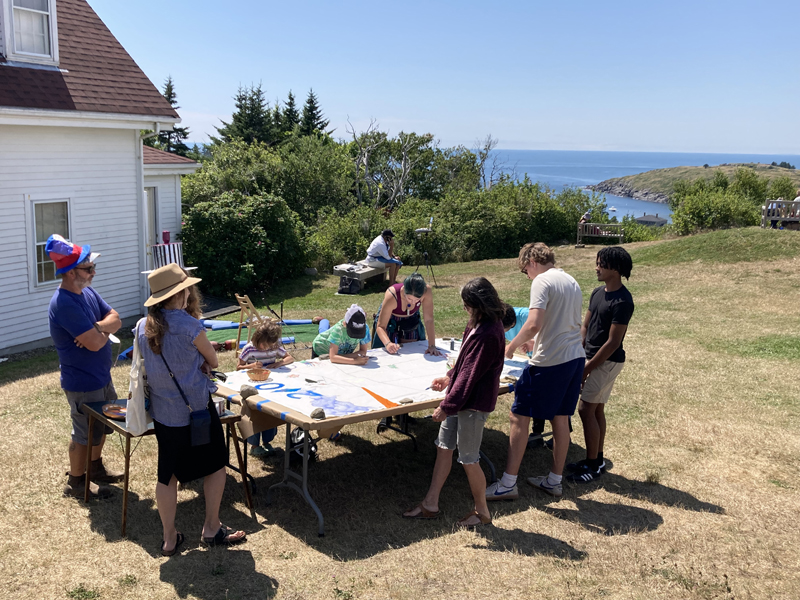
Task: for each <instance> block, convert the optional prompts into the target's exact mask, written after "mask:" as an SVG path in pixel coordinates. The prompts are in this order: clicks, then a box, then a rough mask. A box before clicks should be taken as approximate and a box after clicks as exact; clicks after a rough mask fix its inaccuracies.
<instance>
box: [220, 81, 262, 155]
mask: <svg viewBox="0 0 800 600" xmlns="http://www.w3.org/2000/svg"><path fill="white" fill-rule="evenodd" d="M234 100H235V102H236V111H235V112H234V113H233V115H232V116H231V121H230V123H228V122H225V121H222V127H217V128H216V130H217V132H218V133H219V136H220V137H219V138H215V137H212V138H211V140H212V141H213V142H214V143H215V144H220V143H222V142H230V141H231V140H234V139H239V140H244V141H245V142H247V143H248V144H252V143H253V142H256V141H258V142H264V143H266V144H272V143H273V142H274V141H275V137H274V129H273V120H272V112H271V111H270V109H269V104H268V103H267V101H266V100H265V99H264V90H262V89H261V84H260V83H259V84H258V85H257V86H254V85H251V86H250V87H239V91H237V92H236V96H234Z"/></svg>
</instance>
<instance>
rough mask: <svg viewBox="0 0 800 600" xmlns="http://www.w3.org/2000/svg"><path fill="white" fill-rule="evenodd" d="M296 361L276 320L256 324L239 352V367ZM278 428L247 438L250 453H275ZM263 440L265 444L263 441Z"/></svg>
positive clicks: (260, 455) (269, 366)
mask: <svg viewBox="0 0 800 600" xmlns="http://www.w3.org/2000/svg"><path fill="white" fill-rule="evenodd" d="M293 362H294V358H293V357H292V355H291V354H289V353H288V352H286V350H284V348H283V346H282V345H281V325H280V323H278V322H276V321H262V322H261V323H259V324H258V325H257V326H256V330H255V331H254V332H253V335H252V337H251V338H250V341H249V342H248V343H247V344H245V347H244V348H242V352H241V353H240V354H239V364H238V365H237V367H236V368H237V369H253V368H259V367H267V368H270V369H277V368H278V367H283V366H285V365H288V364H290V363H293ZM277 433H278V428H277V427H274V428H272V429H266V430H264V431H262V432H261V433H256V434H255V435H251V436H250V437H249V438H247V443H248V444H250V445H251V446H252V448H250V455H251V456H257V457H261V458H264V457H267V456H272V455H274V454H275V449H274V448H273V447H272V446H271V445H270V442H271V441H272V440H273V439H275V435H276V434H277ZM262 442H263V444H264V445H263V446H262V445H261V443H262Z"/></svg>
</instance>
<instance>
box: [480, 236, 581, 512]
mask: <svg viewBox="0 0 800 600" xmlns="http://www.w3.org/2000/svg"><path fill="white" fill-rule="evenodd" d="M555 262H556V261H555V255H554V254H553V251H552V250H551V249H550V248H549V247H547V246H546V245H545V244H542V243H535V244H534V243H531V244H526V245H525V246H523V247H522V250H520V252H519V267H520V270H521V271H522V272H523V273H524V274H525V275H527V276H528V278H529V279H532V280H533V281H532V283H531V300H530V309H529V311H528V319H527V321H525V325H523V327H522V329H521V330H520V332H519V333H518V334H517V335H516V337H515V338H514V339H513V340H511V342H510V343H509V344H508V345H507V346H506V357H507V358H509V359H510V358H512V357H513V355H514V350H516V349H517V348H518V347H519V346H521V345H522V344H523V343H525V342H527V341H529V340H531V339H533V353H532V355H531V358H530V361H529V364H528V366H527V367H525V370H524V371H523V372H522V376H521V377H520V378H519V380H517V383H516V387H515V389H514V404H513V405H512V406H511V434H510V436H509V443H508V459H507V463H506V470H505V472H504V473H503V476H502V477H501V478H500V480H499V481H496V482H495V483H493V484H492V485H490V486H489V487H488V488H487V489H486V499H487V500H515V499H516V498H518V497H519V491H518V490H517V475H518V473H519V467H520V464H521V463H522V457H523V455H524V454H525V445H526V443H527V440H528V427H529V425H530V421H531V418H534V419H545V420H548V421H550V424H551V425H552V427H553V464H552V467H551V469H550V473H549V474H548V475H544V476H542V477H529V478H528V483H530V484H531V485H532V486H534V487H537V488H539V489H540V490H542V491H544V492H547V493H548V494H550V495H552V496H556V497H560V496H561V494H562V487H561V478H562V473H563V472H564V462H565V461H566V458H567V450H568V449H569V417H570V416H572V414H573V413H574V412H575V407H576V406H577V404H578V396H579V395H580V391H581V382H582V378H583V368H584V365H585V364H586V353H585V352H584V349H583V339H582V337H581V309H582V304H583V296H582V295H581V288H580V286H578V282H577V281H575V279H573V278H572V276H571V275H568V274H567V273H565V272H564V271H562V270H561V269H556V268H555V266H556V265H555Z"/></svg>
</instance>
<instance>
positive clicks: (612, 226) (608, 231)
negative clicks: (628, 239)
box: [575, 223, 625, 248]
mask: <svg viewBox="0 0 800 600" xmlns="http://www.w3.org/2000/svg"><path fill="white" fill-rule="evenodd" d="M585 237H601V238H609V237H610V238H617V240H618V241H619V243H620V244H623V243H624V242H625V230H624V229H623V228H622V223H578V238H577V241H576V242H575V247H576V248H583V247H584V243H583V238H585Z"/></svg>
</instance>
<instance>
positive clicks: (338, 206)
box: [278, 135, 355, 224]
mask: <svg viewBox="0 0 800 600" xmlns="http://www.w3.org/2000/svg"><path fill="white" fill-rule="evenodd" d="M278 154H279V156H280V159H281V170H280V175H279V182H280V183H279V188H278V189H279V192H278V193H279V194H280V196H281V197H282V198H283V199H284V200H286V203H287V204H288V205H289V207H290V208H291V209H292V210H294V211H295V212H296V213H297V214H299V215H300V217H301V219H302V220H303V221H304V222H305V223H307V224H312V223H316V222H317V212H318V211H319V210H320V209H322V208H329V209H331V210H335V211H339V212H341V213H346V212H347V211H348V210H350V209H352V208H353V206H354V205H355V199H354V198H353V196H352V194H351V190H352V189H353V184H354V179H355V178H354V174H353V163H352V162H351V160H350V157H349V155H348V153H347V148H346V147H345V146H342V145H340V144H337V143H336V142H334V141H333V140H332V139H331V138H329V137H323V136H316V135H312V136H297V135H290V136H288V137H287V139H286V141H285V142H284V143H283V144H282V145H281V146H280V147H279V149H278Z"/></svg>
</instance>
